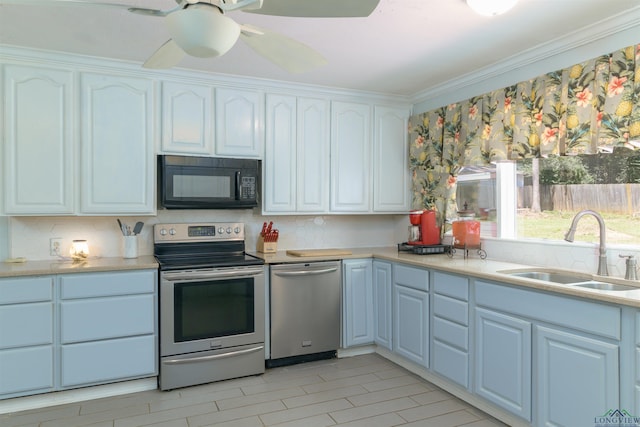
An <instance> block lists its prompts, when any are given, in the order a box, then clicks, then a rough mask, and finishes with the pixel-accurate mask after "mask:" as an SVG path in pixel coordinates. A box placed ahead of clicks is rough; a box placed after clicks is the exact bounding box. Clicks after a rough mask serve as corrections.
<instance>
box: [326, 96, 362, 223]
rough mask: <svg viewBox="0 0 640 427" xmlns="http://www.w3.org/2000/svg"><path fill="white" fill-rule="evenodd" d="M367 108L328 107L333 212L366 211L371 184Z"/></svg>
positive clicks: (354, 104) (347, 105) (354, 105)
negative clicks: (329, 109) (329, 116)
mask: <svg viewBox="0 0 640 427" xmlns="http://www.w3.org/2000/svg"><path fill="white" fill-rule="evenodd" d="M370 165H371V107H370V106H369V105H367V104H357V103H346V102H333V103H332V104H331V203H330V209H331V210H332V211H335V212H368V211H369V210H370V188H371V185H370V182H371V169H370Z"/></svg>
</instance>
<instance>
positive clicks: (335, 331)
mask: <svg viewBox="0 0 640 427" xmlns="http://www.w3.org/2000/svg"><path fill="white" fill-rule="evenodd" d="M270 284H271V301H270V304H271V310H270V313H271V357H270V359H269V360H268V361H267V366H269V367H273V366H281V365H286V364H291V363H297V362H301V361H307V360H315V359H321V358H330V357H334V356H335V355H336V351H337V349H338V347H339V346H340V314H341V311H340V303H341V295H342V270H341V267H340V261H326V262H313V263H295V264H280V265H271V276H270Z"/></svg>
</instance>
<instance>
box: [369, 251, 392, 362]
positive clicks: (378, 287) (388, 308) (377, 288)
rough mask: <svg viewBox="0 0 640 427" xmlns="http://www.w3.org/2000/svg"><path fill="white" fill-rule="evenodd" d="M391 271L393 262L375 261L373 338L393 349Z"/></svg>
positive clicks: (380, 344) (376, 341) (381, 344)
mask: <svg viewBox="0 0 640 427" xmlns="http://www.w3.org/2000/svg"><path fill="white" fill-rule="evenodd" d="M391 273H392V267H391V263H389V262H386V261H378V260H374V261H373V322H374V323H373V340H374V341H375V343H376V344H377V345H379V346H381V347H384V348H387V349H389V350H393V341H392V330H393V329H392V328H393V317H392V303H391V301H392V298H393V293H392V291H391V283H392V282H391V280H392V276H391Z"/></svg>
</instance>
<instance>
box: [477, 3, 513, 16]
mask: <svg viewBox="0 0 640 427" xmlns="http://www.w3.org/2000/svg"><path fill="white" fill-rule="evenodd" d="M517 2H518V0H467V5H469V7H470V8H471V9H473V11H474V12H476V13H478V14H480V15H484V16H495V15H500V14H503V13H505V12H506V11H508V10H509V9H511V8H512V7H513V6H515V4H516V3H517Z"/></svg>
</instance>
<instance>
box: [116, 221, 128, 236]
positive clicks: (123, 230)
mask: <svg viewBox="0 0 640 427" xmlns="http://www.w3.org/2000/svg"><path fill="white" fill-rule="evenodd" d="M116 221H118V226H119V227H120V231H121V232H122V235H123V236H126V235H127V229H126V228H125V226H124V224H122V221H120V218H117V219H116Z"/></svg>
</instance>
